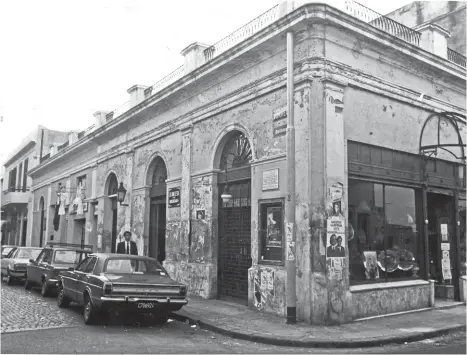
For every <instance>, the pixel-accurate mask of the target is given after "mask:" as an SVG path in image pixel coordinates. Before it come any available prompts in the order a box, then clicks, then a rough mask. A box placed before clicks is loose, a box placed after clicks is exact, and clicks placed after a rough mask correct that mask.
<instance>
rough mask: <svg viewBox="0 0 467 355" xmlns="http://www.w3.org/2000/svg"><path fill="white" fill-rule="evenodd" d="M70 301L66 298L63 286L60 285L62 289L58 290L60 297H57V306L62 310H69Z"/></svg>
mask: <svg viewBox="0 0 467 355" xmlns="http://www.w3.org/2000/svg"><path fill="white" fill-rule="evenodd" d="M70 302H71V301H70V299H69V298H68V297H67V296H65V290H64V289H63V286H62V285H60V288H59V289H58V296H57V305H58V307H60V308H67V307H68V306H69V305H70Z"/></svg>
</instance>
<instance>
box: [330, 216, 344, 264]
mask: <svg viewBox="0 0 467 355" xmlns="http://www.w3.org/2000/svg"><path fill="white" fill-rule="evenodd" d="M327 222H328V223H327V236H326V257H328V258H344V257H345V245H346V244H345V219H343V218H339V217H331V218H329V219H328V221H327Z"/></svg>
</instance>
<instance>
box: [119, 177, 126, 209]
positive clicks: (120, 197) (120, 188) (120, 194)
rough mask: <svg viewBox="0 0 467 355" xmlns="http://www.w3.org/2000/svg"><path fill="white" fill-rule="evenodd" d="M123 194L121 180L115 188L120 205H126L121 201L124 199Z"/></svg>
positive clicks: (124, 190)
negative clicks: (116, 188)
mask: <svg viewBox="0 0 467 355" xmlns="http://www.w3.org/2000/svg"><path fill="white" fill-rule="evenodd" d="M125 196H126V189H125V188H124V187H123V182H121V183H120V186H119V187H118V190H117V201H118V202H120V206H128V205H125V204H123V203H122V202H123V201H125Z"/></svg>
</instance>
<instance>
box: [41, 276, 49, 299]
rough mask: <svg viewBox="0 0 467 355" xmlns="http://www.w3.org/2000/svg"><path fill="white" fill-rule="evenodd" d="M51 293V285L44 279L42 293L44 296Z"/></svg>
mask: <svg viewBox="0 0 467 355" xmlns="http://www.w3.org/2000/svg"><path fill="white" fill-rule="evenodd" d="M49 293H50V292H49V285H47V281H46V280H45V279H44V280H42V287H41V295H42V297H47V296H48V295H49Z"/></svg>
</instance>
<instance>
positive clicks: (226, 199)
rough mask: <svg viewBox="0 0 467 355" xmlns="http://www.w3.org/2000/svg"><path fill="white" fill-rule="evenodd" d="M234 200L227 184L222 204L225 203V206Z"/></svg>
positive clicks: (222, 196)
mask: <svg viewBox="0 0 467 355" xmlns="http://www.w3.org/2000/svg"><path fill="white" fill-rule="evenodd" d="M232 198H233V197H232V194H231V193H230V189H229V184H228V183H226V184H225V187H224V192H223V193H222V195H221V199H222V202H224V204H227V203H228V202H229V201H230V200H232Z"/></svg>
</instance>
